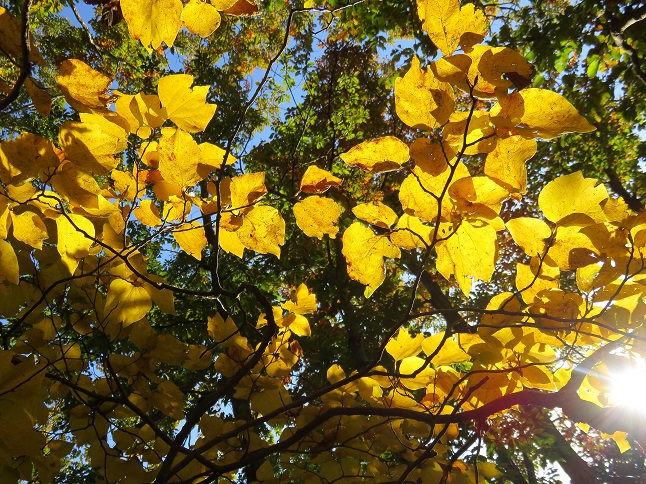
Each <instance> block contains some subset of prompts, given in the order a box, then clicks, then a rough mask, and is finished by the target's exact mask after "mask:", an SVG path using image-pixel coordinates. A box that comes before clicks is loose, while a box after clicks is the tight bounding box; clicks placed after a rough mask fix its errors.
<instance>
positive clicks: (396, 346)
mask: <svg viewBox="0 0 646 484" xmlns="http://www.w3.org/2000/svg"><path fill="white" fill-rule="evenodd" d="M422 341H424V335H423V334H421V333H418V334H416V335H415V336H414V337H413V336H411V335H410V333H409V332H408V329H406V328H401V329H400V330H399V332H398V333H397V336H396V337H394V338H391V339H390V340H389V341H388V343H387V344H386V351H387V352H388V354H389V355H390V356H392V357H393V358H394V359H395V361H399V360H403V359H404V358H408V357H409V356H417V355H418V354H419V352H420V351H422Z"/></svg>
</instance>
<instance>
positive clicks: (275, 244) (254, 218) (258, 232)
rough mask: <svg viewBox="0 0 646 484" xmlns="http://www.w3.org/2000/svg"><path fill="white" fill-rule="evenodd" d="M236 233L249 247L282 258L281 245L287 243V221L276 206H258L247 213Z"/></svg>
mask: <svg viewBox="0 0 646 484" xmlns="http://www.w3.org/2000/svg"><path fill="white" fill-rule="evenodd" d="M236 235H237V236H238V238H239V239H240V242H242V244H243V245H244V246H245V247H247V248H248V249H251V250H254V251H256V252H260V253H261V254H267V253H270V254H274V255H275V256H276V257H278V258H280V246H281V245H283V244H284V243H285V221H284V220H283V217H282V216H281V215H280V212H279V211H278V210H276V209H275V208H273V207H268V206H265V205H260V206H256V207H254V208H253V209H252V210H251V211H249V212H247V213H246V214H245V216H244V222H243V223H242V227H240V228H239V229H238V230H237V231H236Z"/></svg>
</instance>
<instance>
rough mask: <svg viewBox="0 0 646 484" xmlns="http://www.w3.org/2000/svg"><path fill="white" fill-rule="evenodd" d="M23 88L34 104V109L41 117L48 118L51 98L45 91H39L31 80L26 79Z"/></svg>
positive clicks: (50, 109)
mask: <svg viewBox="0 0 646 484" xmlns="http://www.w3.org/2000/svg"><path fill="white" fill-rule="evenodd" d="M25 88H26V89H27V92H28V93H29V97H31V100H32V101H33V102H34V107H35V108H36V111H38V114H40V115H41V116H45V117H47V116H49V115H50V113H51V111H52V96H51V95H50V94H49V92H47V90H46V89H41V88H40V87H39V86H38V85H37V84H36V83H35V82H34V81H33V80H32V78H27V80H26V81H25Z"/></svg>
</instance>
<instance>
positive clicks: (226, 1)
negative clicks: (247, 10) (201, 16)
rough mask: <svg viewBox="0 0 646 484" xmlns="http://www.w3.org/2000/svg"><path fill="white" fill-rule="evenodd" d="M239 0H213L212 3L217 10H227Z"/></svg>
mask: <svg viewBox="0 0 646 484" xmlns="http://www.w3.org/2000/svg"><path fill="white" fill-rule="evenodd" d="M237 1H238V0H211V5H213V6H214V7H215V8H216V9H217V10H226V9H227V8H231V7H233V6H234V5H235V3H236V2H237Z"/></svg>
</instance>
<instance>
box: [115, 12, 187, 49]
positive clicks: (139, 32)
mask: <svg viewBox="0 0 646 484" xmlns="http://www.w3.org/2000/svg"><path fill="white" fill-rule="evenodd" d="M121 11H122V12H123V18H124V19H125V20H126V22H127V24H128V31H129V32H130V35H131V36H132V37H133V38H135V39H137V40H140V41H141V43H142V44H143V46H144V47H145V48H146V49H149V50H150V47H151V46H152V48H153V49H158V48H159V47H160V46H161V44H162V42H166V45H167V46H168V47H170V46H172V45H173V42H175V37H177V32H178V31H179V29H181V28H182V20H181V15H182V1H181V0H121Z"/></svg>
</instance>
